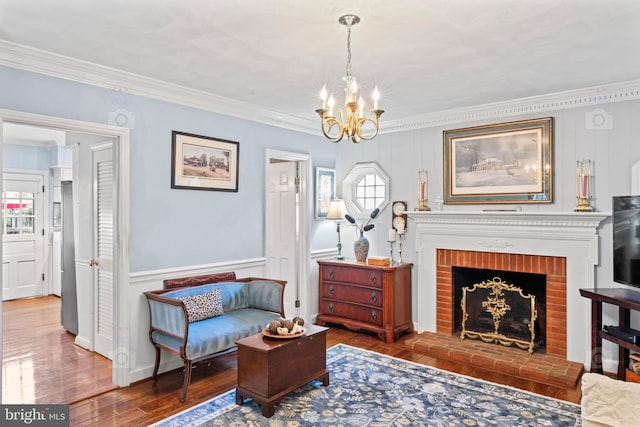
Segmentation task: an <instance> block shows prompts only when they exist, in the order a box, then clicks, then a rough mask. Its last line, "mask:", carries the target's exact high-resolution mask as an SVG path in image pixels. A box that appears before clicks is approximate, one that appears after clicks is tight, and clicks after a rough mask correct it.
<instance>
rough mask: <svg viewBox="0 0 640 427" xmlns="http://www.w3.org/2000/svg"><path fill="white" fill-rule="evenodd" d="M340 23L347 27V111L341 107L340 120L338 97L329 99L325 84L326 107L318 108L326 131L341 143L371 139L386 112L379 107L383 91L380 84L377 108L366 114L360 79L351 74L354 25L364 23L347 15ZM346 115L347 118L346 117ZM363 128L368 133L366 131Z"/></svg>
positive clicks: (375, 98) (374, 94) (323, 130)
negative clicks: (381, 91) (349, 139)
mask: <svg viewBox="0 0 640 427" xmlns="http://www.w3.org/2000/svg"><path fill="white" fill-rule="evenodd" d="M338 22H339V23H340V24H342V25H344V26H346V27H347V75H346V76H345V77H343V78H342V79H343V80H344V82H345V84H346V87H345V90H344V92H345V101H344V106H345V109H344V112H343V110H342V109H340V108H338V112H339V115H340V119H338V117H337V116H336V114H335V110H334V105H335V99H334V98H333V94H331V95H330V96H329V98H328V99H327V95H328V93H327V85H324V86H323V87H322V90H321V91H320V98H321V99H322V108H319V109H317V110H316V113H318V114H319V115H320V117H321V119H322V134H323V135H324V136H325V137H327V138H328V139H330V140H331V141H333V142H340V141H341V140H342V138H343V137H345V136H346V137H347V138H351V140H352V141H353V142H355V143H358V142H360V141H361V140H363V139H364V140H366V141H368V140H370V139H373V138H375V137H376V135H378V119H379V118H380V116H381V115H382V113H384V110H381V109H380V108H379V105H378V102H379V100H380V92H378V87H377V86H376V87H375V89H374V90H373V93H372V94H371V97H372V99H373V109H372V110H370V112H371V114H372V115H373V116H372V117H365V111H364V108H365V105H366V104H365V102H364V100H363V99H362V96H361V95H360V93H359V91H358V83H357V82H356V78H355V77H354V76H352V75H351V27H352V26H354V25H356V24H357V23H359V22H360V18H359V17H358V16H356V15H344V16H341V17H340V19H338ZM345 115H346V117H345ZM363 128H366V129H365V132H367V131H368V133H366V134H365V133H363Z"/></svg>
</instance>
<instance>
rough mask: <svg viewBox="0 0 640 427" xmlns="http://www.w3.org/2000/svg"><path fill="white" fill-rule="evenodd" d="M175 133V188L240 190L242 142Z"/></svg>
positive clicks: (173, 171) (173, 174) (173, 178)
mask: <svg viewBox="0 0 640 427" xmlns="http://www.w3.org/2000/svg"><path fill="white" fill-rule="evenodd" d="M171 136H172V147H171V188H181V189H189V190H212V191H238V156H239V152H238V150H239V143H238V142H234V141H227V140H224V139H217V138H211V137H208V136H200V135H193V134H190V133H184V132H178V131H173V132H172V133H171Z"/></svg>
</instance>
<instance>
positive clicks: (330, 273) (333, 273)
mask: <svg viewBox="0 0 640 427" xmlns="http://www.w3.org/2000/svg"><path fill="white" fill-rule="evenodd" d="M335 274H336V273H335V272H334V271H333V268H329V277H333V276H334V275H335Z"/></svg>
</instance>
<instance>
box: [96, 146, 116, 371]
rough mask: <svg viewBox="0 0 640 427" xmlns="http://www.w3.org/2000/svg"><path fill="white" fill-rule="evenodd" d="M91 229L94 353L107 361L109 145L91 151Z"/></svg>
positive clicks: (110, 291) (110, 236) (109, 320)
mask: <svg viewBox="0 0 640 427" xmlns="http://www.w3.org/2000/svg"><path fill="white" fill-rule="evenodd" d="M93 203H94V208H93V222H94V224H93V230H94V233H95V235H94V239H93V242H94V251H93V253H94V258H93V259H92V261H91V262H92V263H93V267H94V283H95V290H96V293H95V299H94V301H95V306H94V316H95V318H94V337H95V351H96V352H98V353H100V354H102V355H103V356H105V357H108V358H109V359H111V358H112V352H113V146H112V144H110V143H109V144H106V145H101V146H100V147H99V148H98V149H96V150H95V151H94V152H93Z"/></svg>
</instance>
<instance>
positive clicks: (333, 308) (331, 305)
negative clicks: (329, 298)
mask: <svg viewBox="0 0 640 427" xmlns="http://www.w3.org/2000/svg"><path fill="white" fill-rule="evenodd" d="M335 309H336V307H335V306H334V305H333V304H329V311H330V312H331V313H333V310H335Z"/></svg>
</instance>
